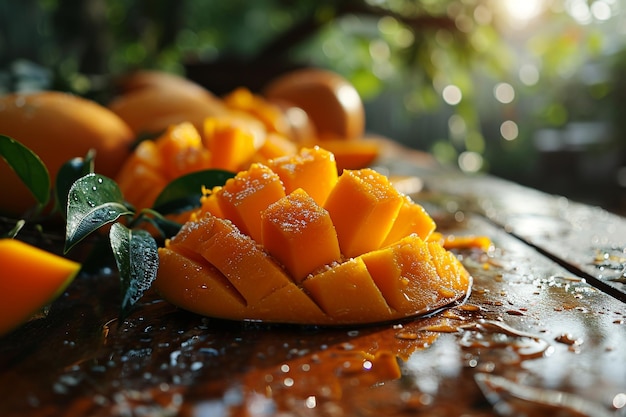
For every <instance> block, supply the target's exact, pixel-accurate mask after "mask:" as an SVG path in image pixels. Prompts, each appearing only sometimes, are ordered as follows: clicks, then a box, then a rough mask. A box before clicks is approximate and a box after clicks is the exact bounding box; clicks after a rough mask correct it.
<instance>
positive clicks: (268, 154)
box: [252, 132, 298, 164]
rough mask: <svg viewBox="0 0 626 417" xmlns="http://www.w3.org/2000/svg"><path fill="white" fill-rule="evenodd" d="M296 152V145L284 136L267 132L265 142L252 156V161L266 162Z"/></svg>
mask: <svg viewBox="0 0 626 417" xmlns="http://www.w3.org/2000/svg"><path fill="white" fill-rule="evenodd" d="M297 152H298V145H297V144H296V143H295V142H294V141H292V140H291V139H289V138H288V137H286V136H283V135H280V134H278V133H274V132H269V133H268V134H267V136H266V137H265V142H264V143H263V145H262V146H261V147H260V148H259V149H258V150H257V152H256V154H255V155H254V156H253V157H252V161H253V162H261V163H264V164H268V163H269V161H270V160H271V159H275V158H280V157H282V156H287V155H294V154H295V153H297Z"/></svg>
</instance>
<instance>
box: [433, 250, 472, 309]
mask: <svg viewBox="0 0 626 417" xmlns="http://www.w3.org/2000/svg"><path fill="white" fill-rule="evenodd" d="M426 244H427V245H428V251H429V252H430V256H431V258H432V262H433V264H434V266H435V268H436V270H437V277H438V280H437V282H436V283H437V287H436V291H437V293H438V295H439V297H440V298H448V299H449V300H453V299H455V298H458V297H459V296H460V295H461V294H462V293H463V292H467V291H469V285H470V283H471V278H470V275H469V273H468V272H467V270H466V269H465V267H463V265H462V264H461V262H460V261H459V260H458V259H457V257H456V256H454V254H453V253H452V252H448V251H447V250H446V249H444V247H443V246H441V244H439V242H427V243H426ZM433 290H435V288H433Z"/></svg>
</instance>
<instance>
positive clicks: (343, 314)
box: [302, 258, 392, 323]
mask: <svg viewBox="0 0 626 417" xmlns="http://www.w3.org/2000/svg"><path fill="white" fill-rule="evenodd" d="M302 286H303V287H304V289H305V290H306V291H307V292H308V293H309V294H311V298H313V299H314V300H315V301H316V302H317V304H319V306H320V307H321V308H322V310H324V312H325V313H326V314H328V315H329V316H330V317H333V318H335V319H337V320H339V321H342V322H352V323H360V322H376V321H385V320H389V319H390V318H391V317H392V311H391V309H390V308H389V305H388V304H387V302H386V301H385V299H384V298H383V295H382V294H381V292H380V290H379V289H378V287H376V284H375V283H374V281H373V280H372V277H371V275H370V273H369V271H368V270H367V267H366V266H365V263H364V262H363V260H362V259H360V258H353V259H350V260H348V261H346V262H343V263H341V264H338V265H336V266H334V267H331V268H328V269H326V270H325V271H322V272H320V273H318V274H316V275H314V276H312V277H309V278H308V279H306V280H304V281H303V282H302Z"/></svg>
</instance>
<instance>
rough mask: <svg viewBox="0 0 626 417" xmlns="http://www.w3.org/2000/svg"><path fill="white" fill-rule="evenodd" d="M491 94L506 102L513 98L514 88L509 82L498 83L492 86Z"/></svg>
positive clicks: (501, 101)
mask: <svg viewBox="0 0 626 417" xmlns="http://www.w3.org/2000/svg"><path fill="white" fill-rule="evenodd" d="M493 95H494V96H495V98H496V100H498V101H499V102H500V103H503V104H508V103H511V102H512V101H513V100H514V99H515V89H514V88H513V86H512V85H511V84H509V83H498V84H496V86H495V87H494V88H493Z"/></svg>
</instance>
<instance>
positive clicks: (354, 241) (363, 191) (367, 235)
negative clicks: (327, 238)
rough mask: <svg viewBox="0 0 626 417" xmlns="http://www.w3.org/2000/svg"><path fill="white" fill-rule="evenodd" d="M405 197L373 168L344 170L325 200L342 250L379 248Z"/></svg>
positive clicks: (350, 252) (347, 253) (359, 251)
mask: <svg viewBox="0 0 626 417" xmlns="http://www.w3.org/2000/svg"><path fill="white" fill-rule="evenodd" d="M403 201H404V200H403V197H402V195H401V194H399V193H398V192H397V191H396V190H395V188H393V187H392V186H391V185H390V183H389V180H388V179H387V177H385V176H384V175H382V174H380V173H378V172H376V171H374V170H372V169H370V168H364V169H361V170H356V171H352V170H346V171H344V172H343V174H341V176H340V177H339V180H338V181H337V184H336V185H335V187H334V188H333V190H332V191H331V193H330V195H329V196H328V199H327V200H326V203H325V204H324V208H325V209H326V210H328V212H329V213H330V217H331V219H332V220H333V223H334V224H335V228H336V229H337V236H338V238H339V247H340V248H341V252H342V253H343V254H344V255H345V256H347V257H354V256H359V255H361V254H363V253H366V252H369V251H371V250H375V249H378V248H379V247H380V245H381V243H382V242H383V241H384V239H385V238H386V237H387V234H388V233H389V231H390V230H391V227H392V226H393V223H394V220H395V219H396V217H397V215H398V212H399V211H400V207H401V206H402V204H403Z"/></svg>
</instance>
